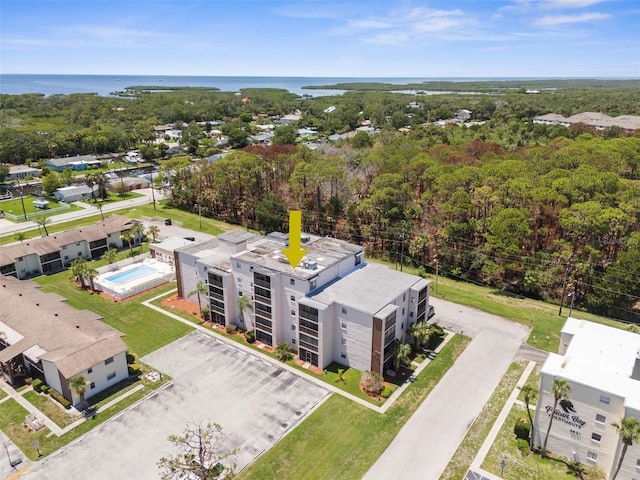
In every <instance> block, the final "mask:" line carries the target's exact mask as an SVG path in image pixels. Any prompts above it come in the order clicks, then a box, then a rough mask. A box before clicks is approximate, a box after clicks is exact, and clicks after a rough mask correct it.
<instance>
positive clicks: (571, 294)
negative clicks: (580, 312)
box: [568, 281, 578, 316]
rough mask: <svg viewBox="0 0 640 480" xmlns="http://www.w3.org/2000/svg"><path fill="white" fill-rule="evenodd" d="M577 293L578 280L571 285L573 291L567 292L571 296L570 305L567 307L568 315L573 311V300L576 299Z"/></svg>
mask: <svg viewBox="0 0 640 480" xmlns="http://www.w3.org/2000/svg"><path fill="white" fill-rule="evenodd" d="M577 293H578V282H577V281H576V283H575V285H573V291H572V292H571V293H569V295H568V296H569V297H571V307H570V308H569V316H571V314H572V313H573V302H575V301H576V294H577Z"/></svg>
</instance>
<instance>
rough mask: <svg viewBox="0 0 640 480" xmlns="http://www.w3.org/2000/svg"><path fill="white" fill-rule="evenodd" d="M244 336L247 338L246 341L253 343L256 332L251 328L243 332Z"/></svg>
mask: <svg viewBox="0 0 640 480" xmlns="http://www.w3.org/2000/svg"><path fill="white" fill-rule="evenodd" d="M245 338H246V339H247V343H253V342H255V341H256V332H254V331H253V330H251V331H249V332H247V333H246V334H245Z"/></svg>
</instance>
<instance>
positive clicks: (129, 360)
mask: <svg viewBox="0 0 640 480" xmlns="http://www.w3.org/2000/svg"><path fill="white" fill-rule="evenodd" d="M126 357H127V365H131V364H132V363H136V356H135V355H134V354H133V353H129V352H127V354H126Z"/></svg>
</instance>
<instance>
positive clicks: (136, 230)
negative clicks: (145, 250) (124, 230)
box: [129, 222, 144, 252]
mask: <svg viewBox="0 0 640 480" xmlns="http://www.w3.org/2000/svg"><path fill="white" fill-rule="evenodd" d="M129 231H130V232H131V234H132V235H133V238H134V239H136V240H139V241H140V251H141V252H142V239H143V238H144V225H142V223H140V222H133V225H132V226H131V228H130V229H129Z"/></svg>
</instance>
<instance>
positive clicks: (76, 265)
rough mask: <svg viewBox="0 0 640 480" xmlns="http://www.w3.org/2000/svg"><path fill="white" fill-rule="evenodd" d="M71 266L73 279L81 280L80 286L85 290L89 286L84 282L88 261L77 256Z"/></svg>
mask: <svg viewBox="0 0 640 480" xmlns="http://www.w3.org/2000/svg"><path fill="white" fill-rule="evenodd" d="M69 267H70V269H71V279H72V280H77V281H79V282H80V288H82V289H83V290H84V289H85V288H86V287H87V286H86V284H85V283H84V273H85V270H86V269H87V261H86V260H85V259H84V258H76V259H75V260H73V261H72V262H71V263H70V264H69Z"/></svg>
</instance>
